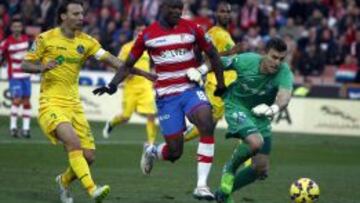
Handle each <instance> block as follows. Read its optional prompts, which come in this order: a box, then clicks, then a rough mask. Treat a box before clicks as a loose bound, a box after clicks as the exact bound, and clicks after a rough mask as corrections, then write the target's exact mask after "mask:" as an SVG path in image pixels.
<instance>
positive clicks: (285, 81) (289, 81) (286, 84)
mask: <svg viewBox="0 0 360 203" xmlns="http://www.w3.org/2000/svg"><path fill="white" fill-rule="evenodd" d="M276 82H277V85H278V87H279V89H287V90H292V89H293V85H294V75H293V74H292V72H291V69H290V67H289V65H288V64H287V63H284V64H282V65H281V68H280V70H279V72H278V74H277V75H276Z"/></svg>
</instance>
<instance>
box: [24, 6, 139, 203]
mask: <svg viewBox="0 0 360 203" xmlns="http://www.w3.org/2000/svg"><path fill="white" fill-rule="evenodd" d="M57 19H58V23H59V26H58V27H55V28H53V29H50V30H48V31H46V32H44V33H41V34H40V35H39V36H38V37H37V39H36V41H35V43H34V44H33V46H32V48H31V49H30V51H29V52H28V53H27V55H26V56H25V59H24V62H23V64H22V68H23V69H24V70H25V71H27V72H32V73H41V74H42V75H41V76H42V78H41V87H40V98H39V103H40V105H39V116H38V121H39V124H40V126H41V128H42V130H43V132H44V133H45V135H46V136H47V137H48V138H49V139H50V141H51V142H52V143H53V144H56V143H58V141H60V143H62V144H63V145H64V147H65V150H66V152H67V155H68V161H69V166H68V168H67V169H66V170H65V171H64V172H63V173H62V174H60V175H59V176H57V178H56V182H57V183H58V185H59V188H60V200H61V202H63V203H72V202H73V198H72V197H71V196H70V193H69V185H70V183H71V182H72V181H73V180H75V179H78V180H79V181H80V182H81V183H82V186H83V187H84V188H85V189H86V190H87V192H88V194H89V195H90V197H91V198H92V199H94V200H95V201H96V202H101V201H102V200H103V199H104V198H105V197H106V196H107V195H108V193H109V191H110V187H109V186H108V185H104V186H98V185H95V182H94V180H93V178H92V177H91V173H90V168H89V165H90V164H91V163H92V162H93V161H94V157H95V156H94V153H95V143H94V137H93V135H92V133H91V130H90V126H89V123H88V122H87V120H86V118H85V114H84V111H83V108H82V105H81V101H80V96H79V88H78V80H79V72H80V69H81V67H82V65H83V64H84V62H85V61H86V59H88V58H89V57H90V56H94V57H95V58H96V59H98V60H102V61H104V62H106V63H108V64H109V65H111V66H112V67H114V68H119V67H121V65H122V62H121V61H120V60H119V59H118V58H116V57H115V56H113V55H111V54H110V53H108V52H107V51H105V50H104V49H102V48H101V46H100V44H99V43H98V42H97V41H96V40H95V39H94V38H92V37H90V36H89V35H87V34H85V33H83V32H82V31H81V29H82V26H83V20H84V8H83V4H82V1H79V0H68V1H63V2H62V4H61V5H60V6H59V9H58V12H57ZM133 70H134V72H132V73H141V70H139V69H133Z"/></svg>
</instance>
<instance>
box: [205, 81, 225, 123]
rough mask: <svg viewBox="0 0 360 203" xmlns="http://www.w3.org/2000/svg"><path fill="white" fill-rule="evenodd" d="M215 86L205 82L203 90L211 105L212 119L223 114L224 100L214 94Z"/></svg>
mask: <svg viewBox="0 0 360 203" xmlns="http://www.w3.org/2000/svg"><path fill="white" fill-rule="evenodd" d="M215 89H216V86H215V85H214V84H212V83H206V84H205V92H206V96H207V97H208V99H209V101H210V104H211V106H212V114H213V118H214V120H216V121H218V120H220V119H221V118H222V117H223V116H224V111H225V109H224V102H223V100H222V99H221V98H220V97H216V96H215V95H214V92H215Z"/></svg>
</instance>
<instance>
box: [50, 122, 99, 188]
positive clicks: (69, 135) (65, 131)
mask: <svg viewBox="0 0 360 203" xmlns="http://www.w3.org/2000/svg"><path fill="white" fill-rule="evenodd" d="M55 135H56V137H57V138H58V139H59V140H60V141H62V143H63V144H64V147H65V149H66V151H67V153H68V159H69V163H70V166H71V168H72V170H73V171H74V173H75V175H76V177H77V178H78V179H79V180H80V181H81V183H82V185H83V187H84V188H85V189H86V190H87V191H88V193H89V194H91V192H92V191H93V190H94V189H96V185H95V183H94V181H93V179H92V177H91V174H90V168H89V164H88V163H87V161H86V159H85V157H84V153H83V150H82V148H81V144H80V139H79V137H78V136H77V135H76V133H75V131H74V129H73V127H72V125H71V123H60V124H59V125H58V126H57V127H56V130H55Z"/></svg>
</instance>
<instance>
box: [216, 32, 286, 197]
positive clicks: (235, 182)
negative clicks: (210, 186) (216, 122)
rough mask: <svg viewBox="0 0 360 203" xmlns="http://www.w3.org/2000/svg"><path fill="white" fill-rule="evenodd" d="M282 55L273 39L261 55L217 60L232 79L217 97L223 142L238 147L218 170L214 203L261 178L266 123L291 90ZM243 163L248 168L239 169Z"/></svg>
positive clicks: (267, 135)
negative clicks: (249, 161) (224, 130)
mask: <svg viewBox="0 0 360 203" xmlns="http://www.w3.org/2000/svg"><path fill="white" fill-rule="evenodd" d="M286 54H287V46H286V44H285V42H284V41H283V40H281V39H279V38H273V39H271V40H269V41H268V43H267V44H266V47H265V54H264V55H260V54H257V53H243V54H237V55H232V56H229V57H223V58H222V62H223V64H224V66H225V69H232V70H235V71H236V73H237V79H236V81H235V82H234V83H232V84H231V85H230V86H229V87H228V89H227V90H226V92H225V94H224V95H223V96H222V98H223V100H224V102H225V119H226V122H227V123H228V131H227V134H226V137H227V138H239V139H242V140H243V142H242V143H239V145H238V146H237V147H236V148H235V150H234V152H233V154H232V155H231V158H230V160H228V161H227V163H226V164H225V166H224V169H223V174H222V177H221V183H220V187H219V189H218V190H217V191H216V193H215V198H216V201H217V202H226V203H230V202H233V200H232V197H231V194H232V193H233V192H235V191H236V190H239V189H240V188H242V187H244V186H246V185H248V184H250V183H252V182H254V181H255V180H258V179H265V178H266V177H267V174H268V170H269V155H270V152H271V140H272V134H271V120H270V119H271V117H273V116H274V115H275V114H276V113H278V112H279V111H280V110H282V109H283V108H285V107H286V106H287V105H288V103H289V101H290V98H291V91H292V88H293V74H292V72H291V70H290V67H289V65H288V64H287V63H286V62H284V59H285V57H286ZM249 158H251V159H252V164H251V165H250V166H245V167H243V168H240V166H242V165H243V163H244V162H245V161H246V160H247V159H249ZM239 168H240V169H239Z"/></svg>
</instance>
